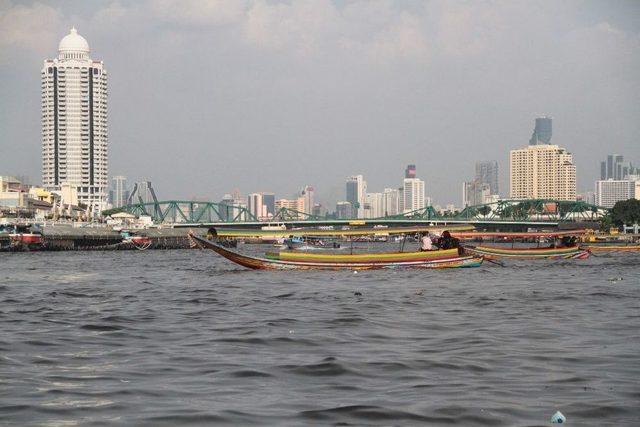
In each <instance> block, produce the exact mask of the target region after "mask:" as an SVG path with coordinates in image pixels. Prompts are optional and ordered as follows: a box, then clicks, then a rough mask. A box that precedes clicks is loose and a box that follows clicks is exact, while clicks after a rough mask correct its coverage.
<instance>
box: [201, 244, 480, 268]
mask: <svg viewBox="0 0 640 427" xmlns="http://www.w3.org/2000/svg"><path fill="white" fill-rule="evenodd" d="M190 237H191V238H192V239H193V240H194V241H195V242H196V244H197V245H198V246H200V247H202V248H207V249H211V250H213V251H214V252H216V253H217V254H219V255H221V256H223V257H224V258H226V259H228V260H229V261H232V262H235V263H236V264H239V265H241V266H243V267H247V268H251V269H255V270H375V269H396V268H469V267H478V266H480V265H481V264H482V261H483V259H482V257H476V256H459V255H457V251H455V253H452V252H451V251H448V252H449V253H447V256H446V257H442V256H439V255H440V254H435V255H434V256H423V257H422V258H420V257H417V256H407V257H403V256H399V254H393V256H391V254H389V253H385V254H381V255H383V258H382V259H381V258H377V257H376V255H374V254H361V255H363V256H357V255H342V254H341V255H329V254H325V255H317V256H312V255H314V254H297V253H295V252H286V254H288V255H285V256H284V259H280V257H279V256H278V258H277V259H276V257H275V256H274V254H270V255H269V256H270V258H258V257H251V256H247V255H243V254H240V253H238V252H235V251H231V250H229V249H227V248H224V247H222V246H220V245H218V244H216V243H214V242H212V241H210V240H206V239H203V238H201V237H198V236H190ZM434 252H439V251H434ZM406 254H408V255H409V254H411V255H412V254H413V253H406ZM422 254H425V253H422ZM300 255H308V256H306V257H305V256H302V257H301V256H300ZM452 255H453V256H452ZM385 258H386V259H385Z"/></svg>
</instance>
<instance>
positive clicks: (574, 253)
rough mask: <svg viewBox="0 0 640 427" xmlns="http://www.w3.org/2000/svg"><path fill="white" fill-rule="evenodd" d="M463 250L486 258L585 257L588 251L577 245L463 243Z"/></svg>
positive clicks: (588, 253)
mask: <svg viewBox="0 0 640 427" xmlns="http://www.w3.org/2000/svg"><path fill="white" fill-rule="evenodd" d="M464 248H465V251H466V252H469V253H472V254H475V255H478V256H483V257H485V258H487V259H500V258H509V259H527V260H531V259H586V258H589V255H590V252H589V251H588V250H584V249H582V248H580V247H578V246H571V247H562V248H502V247H496V246H471V245H465V246H464Z"/></svg>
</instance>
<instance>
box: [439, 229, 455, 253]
mask: <svg viewBox="0 0 640 427" xmlns="http://www.w3.org/2000/svg"><path fill="white" fill-rule="evenodd" d="M438 246H439V247H440V249H453V248H457V247H459V246H460V241H459V240H458V239H456V238H455V237H453V236H452V235H451V233H449V230H445V231H443V232H442V237H441V238H440V240H439V241H438Z"/></svg>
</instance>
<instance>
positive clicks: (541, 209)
mask: <svg viewBox="0 0 640 427" xmlns="http://www.w3.org/2000/svg"><path fill="white" fill-rule="evenodd" d="M607 211H608V210H607V209H606V208H603V207H599V206H595V205H590V204H587V203H584V202H582V201H561V200H547V199H531V200H500V201H498V202H495V203H489V204H484V205H477V206H469V207H466V208H464V209H463V210H462V211H460V212H454V213H447V214H445V215H442V214H439V213H438V212H436V210H435V209H434V208H433V207H432V206H427V207H425V208H423V209H418V210H414V211H411V212H406V213H403V214H398V215H389V216H385V217H381V218H369V219H375V220H376V221H378V222H379V221H384V220H389V221H398V220H411V221H416V220H418V221H430V220H434V221H441V220H457V221H465V220H466V221H469V222H504V221H552V222H569V221H597V220H598V219H599V218H601V217H602V216H604V215H605V214H606V213H607ZM119 212H127V213H130V214H133V215H136V216H141V215H148V216H150V217H151V218H152V220H153V221H154V222H156V223H174V224H175V223H189V224H203V223H204V224H206V223H255V222H260V221H259V219H258V218H256V217H255V216H254V215H253V214H252V213H251V212H250V211H249V210H248V209H247V208H245V207H243V206H237V205H229V204H226V203H215V202H197V201H180V200H168V201H159V202H150V203H134V204H131V205H127V206H122V207H120V208H115V209H109V210H106V211H103V212H102V214H103V215H104V216H109V215H113V214H115V213H119ZM332 219H335V218H330V217H319V216H316V215H310V214H307V213H304V212H300V211H296V210H293V209H287V208H282V209H280V210H278V211H277V212H276V213H275V215H274V216H273V217H272V218H270V219H269V220H268V221H262V222H265V223H268V222H272V223H273V222H287V221H295V222H307V221H308V222H309V223H313V222H318V221H327V220H332ZM353 219H355V218H353ZM358 220H362V218H359V219H358ZM365 220H366V219H365Z"/></svg>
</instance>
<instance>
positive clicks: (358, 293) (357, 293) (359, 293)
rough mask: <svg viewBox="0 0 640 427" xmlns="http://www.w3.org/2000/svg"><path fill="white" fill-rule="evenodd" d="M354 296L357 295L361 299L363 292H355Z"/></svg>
mask: <svg viewBox="0 0 640 427" xmlns="http://www.w3.org/2000/svg"><path fill="white" fill-rule="evenodd" d="M353 295H355V296H357V297H361V296H362V292H360V291H355V292H354V293H353Z"/></svg>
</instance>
